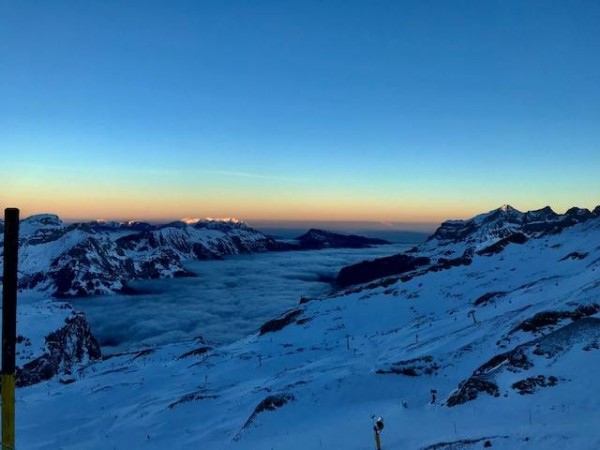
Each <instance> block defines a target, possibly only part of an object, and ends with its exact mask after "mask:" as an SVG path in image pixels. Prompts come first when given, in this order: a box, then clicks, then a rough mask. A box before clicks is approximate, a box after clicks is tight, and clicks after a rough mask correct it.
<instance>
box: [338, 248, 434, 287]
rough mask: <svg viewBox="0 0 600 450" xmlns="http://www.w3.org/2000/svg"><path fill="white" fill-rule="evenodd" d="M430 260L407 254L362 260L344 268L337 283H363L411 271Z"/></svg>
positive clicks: (342, 284)
mask: <svg viewBox="0 0 600 450" xmlns="http://www.w3.org/2000/svg"><path fill="white" fill-rule="evenodd" d="M429 262H430V259H429V258H426V257H413V256H408V255H406V254H400V255H393V256H387V257H385V258H378V259H374V260H371V261H362V262H360V263H358V264H353V265H351V266H346V267H344V268H342V270H340V272H339V273H338V276H337V277H336V283H337V284H338V285H340V286H342V287H347V286H351V285H353V284H362V283H366V282H369V281H373V280H376V279H378V278H383V277H387V276H390V275H400V274H403V273H406V272H410V271H413V270H415V269H417V268H419V267H422V266H424V265H426V264H429Z"/></svg>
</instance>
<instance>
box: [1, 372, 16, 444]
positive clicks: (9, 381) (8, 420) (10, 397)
mask: <svg viewBox="0 0 600 450" xmlns="http://www.w3.org/2000/svg"><path fill="white" fill-rule="evenodd" d="M0 380H1V381H2V389H1V393H2V450H14V448H15V375H14V374H12V373H11V374H2V375H1V376H0Z"/></svg>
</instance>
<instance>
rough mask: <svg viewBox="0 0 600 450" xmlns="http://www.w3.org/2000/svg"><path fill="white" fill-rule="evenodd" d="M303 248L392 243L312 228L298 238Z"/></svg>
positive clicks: (353, 246) (357, 246)
mask: <svg viewBox="0 0 600 450" xmlns="http://www.w3.org/2000/svg"><path fill="white" fill-rule="evenodd" d="M296 240H297V241H298V243H299V245H300V248H301V249H302V250H318V249H323V248H367V247H371V246H373V245H384V244H390V242H388V241H385V240H383V239H374V238H367V237H364V236H356V235H353V234H348V235H347V234H340V233H332V232H330V231H325V230H318V229H315V228H312V229H310V230H309V231H308V232H306V233H305V234H303V235H302V236H299V237H297V238H296Z"/></svg>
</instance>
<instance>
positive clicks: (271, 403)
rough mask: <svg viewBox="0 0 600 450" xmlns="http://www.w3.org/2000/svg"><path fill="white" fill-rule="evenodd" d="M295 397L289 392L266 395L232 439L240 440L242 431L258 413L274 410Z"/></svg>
mask: <svg viewBox="0 0 600 450" xmlns="http://www.w3.org/2000/svg"><path fill="white" fill-rule="evenodd" d="M295 399H296V398H295V397H294V395H293V394H289V393H282V394H274V395H269V396H268V397H266V398H265V399H263V400H262V401H261V402H260V403H259V404H258V405H257V406H256V408H254V411H253V412H252V414H251V415H250V417H248V420H246V423H244V426H243V427H242V429H241V430H240V431H239V432H238V434H237V435H236V436H235V437H234V438H233V439H234V440H235V441H238V440H240V438H241V433H242V431H244V430H245V429H247V428H248V427H249V426H250V425H251V424H252V423H253V422H254V421H255V420H256V417H257V416H258V415H259V414H260V413H263V412H265V411H275V410H276V409H278V408H281V407H282V406H284V405H286V404H287V403H289V402H292V401H294V400H295Z"/></svg>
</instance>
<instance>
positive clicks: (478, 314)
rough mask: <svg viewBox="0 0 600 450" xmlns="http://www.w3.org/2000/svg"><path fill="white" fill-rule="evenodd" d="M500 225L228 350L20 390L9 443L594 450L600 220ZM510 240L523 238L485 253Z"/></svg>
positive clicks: (174, 355)
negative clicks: (379, 426) (375, 430)
mask: <svg viewBox="0 0 600 450" xmlns="http://www.w3.org/2000/svg"><path fill="white" fill-rule="evenodd" d="M501 211H502V213H498V216H503V215H504V214H505V213H506V214H505V215H506V220H504V219H502V220H500V219H499V217H498V216H497V217H496V218H491V217H490V215H483V216H478V217H479V218H475V219H472V221H471V224H475V225H476V227H473V228H471V231H470V232H469V233H466V234H464V235H463V237H462V238H460V239H459V238H458V237H457V235H449V234H446V235H445V237H444V238H443V239H442V238H440V236H441V234H440V233H438V232H439V230H438V232H436V235H437V237H434V238H432V239H430V240H429V241H428V242H427V243H426V244H424V245H423V246H422V249H421V250H419V249H417V250H415V251H413V252H412V253H410V254H408V255H405V256H407V257H414V258H416V257H422V258H428V259H429V260H430V262H428V263H427V264H426V265H424V267H421V266H419V267H416V268H414V269H411V270H409V271H407V272H406V273H405V275H406V276H403V277H388V278H383V279H378V280H372V281H371V282H370V284H363V285H360V286H355V287H353V288H351V289H348V290H346V291H340V292H338V293H337V294H335V295H332V296H330V297H327V298H324V299H321V300H312V301H304V302H302V304H299V305H298V306H297V308H295V309H293V310H291V311H288V312H286V313H284V314H282V315H281V317H279V318H276V319H273V320H272V321H269V322H268V323H266V324H264V325H263V326H262V327H261V328H260V329H259V330H257V332H256V333H255V334H253V335H251V336H248V337H247V338H245V339H242V340H240V341H238V342H236V343H234V344H230V345H225V346H220V347H216V348H211V347H209V346H207V345H206V344H204V343H202V342H183V343H180V344H173V345H168V346H164V347H158V348H152V349H145V350H140V351H138V352H133V353H128V354H121V355H115V356H112V357H105V358H104V359H103V360H101V361H97V362H93V361H87V360H86V361H83V362H82V363H81V364H79V365H78V366H77V367H76V370H74V369H71V372H72V376H71V377H70V378H69V384H65V383H64V382H62V383H61V381H60V380H61V378H60V377H58V378H56V377H55V378H53V379H51V380H48V381H45V382H42V383H38V384H35V385H31V386H29V387H24V388H20V389H19V390H18V394H17V399H18V405H17V411H18V413H17V414H18V419H19V420H18V421H17V427H18V429H17V443H18V445H21V446H22V447H23V448H30V449H42V448H44V449H45V448H83V449H85V448H89V449H95V448H117V449H129V448H148V449H152V448H163V447H165V446H170V447H172V448H181V449H188V448H189V449H192V448H203V449H209V450H210V449H248V450H249V449H261V448H266V449H286V450H297V449H303V450H304V449H320V448H336V449H338V448H339V449H347V450H362V449H370V448H374V440H373V434H372V419H371V416H372V415H373V414H375V415H381V416H382V417H383V418H384V421H385V428H384V430H383V432H382V435H381V440H382V443H383V448H389V449H391V448H406V449H428V450H434V449H436V450H441V449H444V450H450V449H478V448H488V447H492V448H498V449H511V450H512V449H523V450H531V449H547V448H561V449H586V450H592V449H597V448H600V434H598V431H597V424H598V423H600V408H599V407H598V396H599V394H600V357H599V356H600V301H599V299H600V245H599V243H600V216H599V215H598V212H597V211H598V209H596V210H595V213H594V214H592V215H591V216H589V215H588V214H587V213H586V214H583V213H582V215H581V216H579V214H577V215H576V216H578V217H583V216H584V215H585V216H589V217H587V220H574V223H573V224H571V225H570V226H564V227H563V226H557V227H554V226H552V227H551V229H550V231H548V230H547V231H541V232H540V231H539V230H538V231H535V232H534V231H531V230H530V229H527V228H526V227H525V226H524V222H525V221H524V220H521V219H520V217H522V216H521V215H520V214H516V213H515V212H514V211H511V210H509V209H508V208H503V209H502V210H501ZM490 214H491V215H494V214H495V213H493V212H492V213H490ZM525 214H527V213H525ZM531 216H532V215H530V217H531ZM538 218H539V217H538ZM528 220H529V219H528ZM560 220H561V219H556V218H554V217H552V215H551V214H548V218H547V220H544V222H546V223H550V222H552V223H553V225H556V224H554V222H559V221H560ZM468 222H469V221H461V223H462V224H463V225H464V226H470V225H468V224H467V223H468ZM535 222H542V221H541V220H535V221H527V223H535ZM442 227H444V226H442ZM477 227H479V228H477ZM454 228H455V229H456V230H458V228H460V227H459V226H458V225H457V226H455V227H454ZM484 228H487V230H488V231H485V232H484V231H483V229H484ZM502 229H507V230H508V229H510V231H507V233H509V234H504V232H501V231H500V230H502ZM457 233H458V231H457ZM514 233H522V234H523V235H525V237H526V238H527V239H524V240H522V242H511V243H509V244H508V245H501V246H497V247H496V250H497V251H490V252H481V250H483V249H486V248H489V247H490V246H491V245H495V244H497V243H498V242H501V241H502V240H503V239H505V238H506V237H508V236H511V235H513V234H514ZM436 235H434V236H436ZM461 239H462V240H461ZM436 241H437V242H438V244H439V245H440V246H441V249H438V250H436V247H435V242H436ZM468 248H473V252H472V253H471V252H469V253H467V256H465V251H466V250H467V249H468ZM448 251H451V253H450V254H449V255H446V256H455V255H459V256H458V257H457V258H468V259H469V263H464V264H457V263H456V264H455V263H449V262H448V261H453V260H454V259H456V258H454V259H447V260H446V262H445V263H444V261H442V262H440V261H439V258H438V255H440V254H443V253H445V252H448ZM440 252H441V253H440ZM36 320H40V318H39V317H31V320H27V322H28V326H29V327H30V328H31V329H36V326H35V322H36ZM19 345H20V347H19V348H22V347H21V346H22V344H19Z"/></svg>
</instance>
